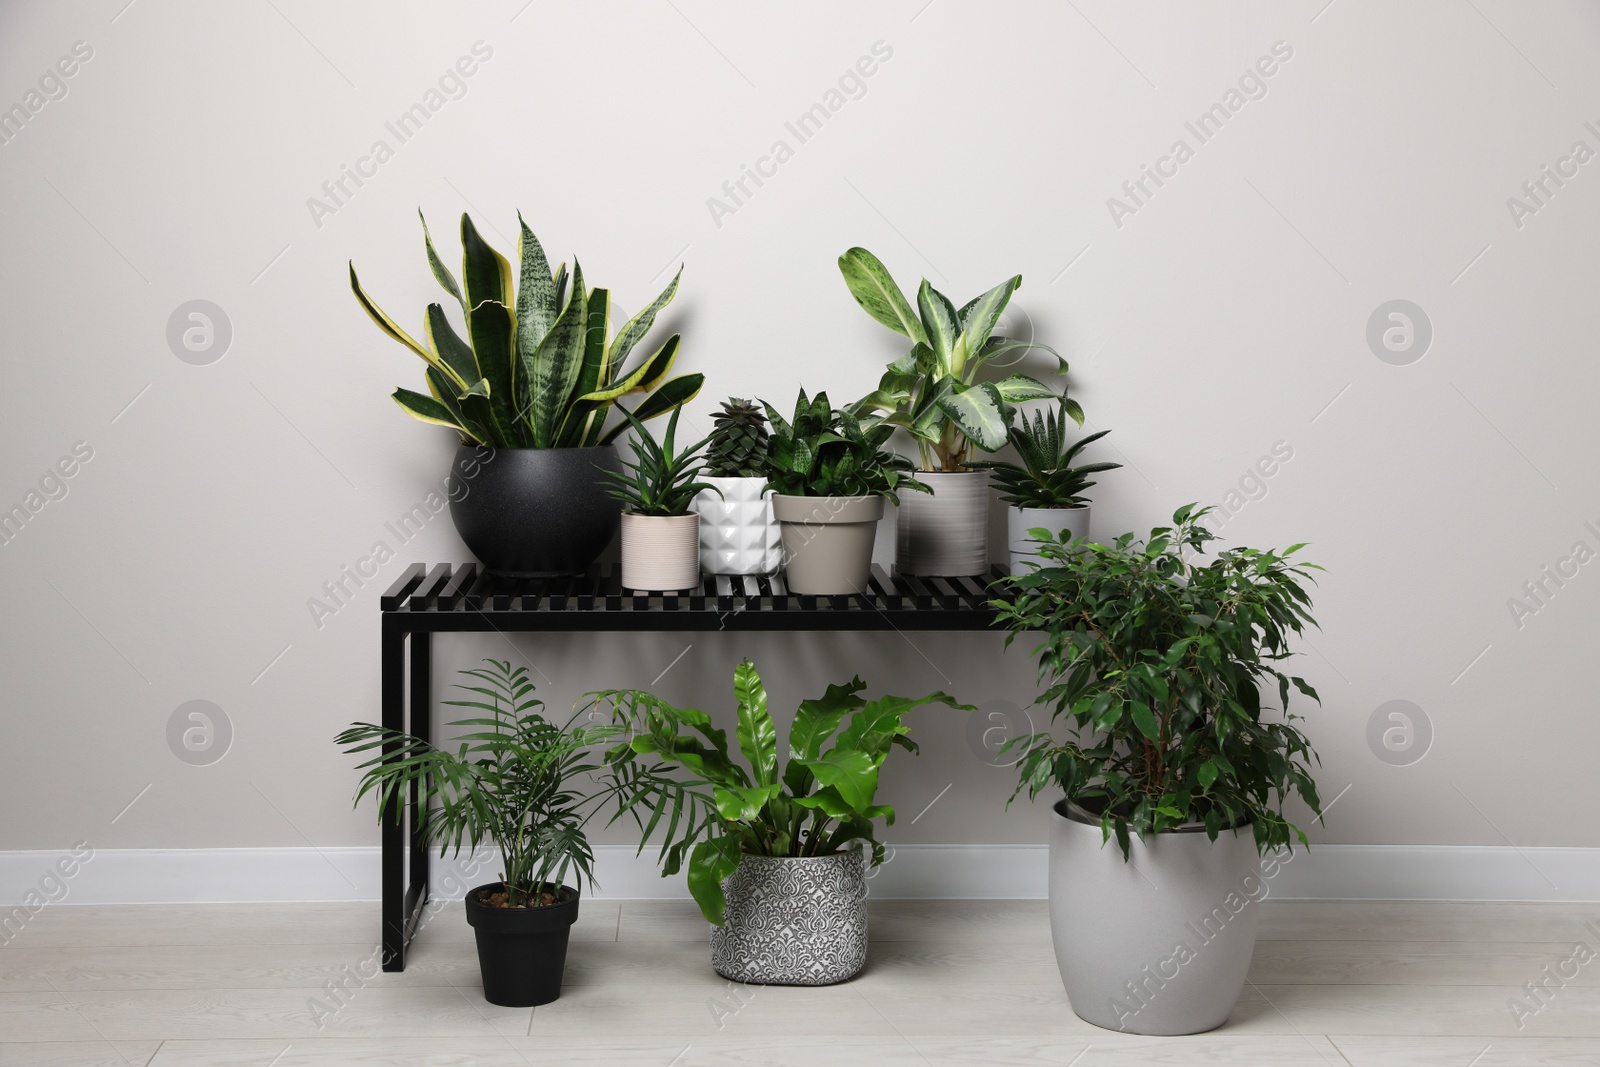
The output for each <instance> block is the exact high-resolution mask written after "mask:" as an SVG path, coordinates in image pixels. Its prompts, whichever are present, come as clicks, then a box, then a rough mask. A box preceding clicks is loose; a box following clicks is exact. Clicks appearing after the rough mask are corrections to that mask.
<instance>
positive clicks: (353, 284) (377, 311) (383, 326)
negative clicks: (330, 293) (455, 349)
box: [350, 262, 449, 374]
mask: <svg viewBox="0 0 1600 1067" xmlns="http://www.w3.org/2000/svg"><path fill="white" fill-rule="evenodd" d="M350 291H351V292H353V293H355V294H356V300H357V301H358V302H359V303H360V304H361V307H362V310H364V311H365V312H366V313H367V314H368V315H369V316H370V317H371V318H372V321H373V322H375V323H377V324H378V329H380V330H382V331H383V332H384V333H386V334H388V335H389V336H390V337H393V338H394V339H395V340H396V341H399V342H400V343H401V344H403V345H405V346H406V347H407V348H409V349H411V351H413V352H415V353H416V354H417V355H419V356H421V357H422V358H423V359H424V360H426V361H427V362H428V364H429V365H432V366H437V364H436V363H435V362H434V358H433V353H431V352H429V351H428V350H427V349H426V348H424V347H423V346H422V345H420V344H418V343H417V340H416V338H414V337H412V336H411V335H410V334H408V333H406V332H405V331H404V330H402V329H401V328H400V325H399V324H398V323H396V322H395V321H394V320H393V319H391V318H390V317H389V316H388V315H387V314H386V313H385V312H384V310H383V309H382V308H380V307H379V306H378V305H377V304H374V303H373V302H372V298H371V297H369V296H367V294H366V291H365V290H364V289H362V288H361V281H360V279H358V278H357V277H356V265H355V263H354V262H352V263H351V264H350ZM440 369H441V370H444V368H442V367H441V368H440ZM445 373H447V374H448V373H449V371H448V370H446V371H445Z"/></svg>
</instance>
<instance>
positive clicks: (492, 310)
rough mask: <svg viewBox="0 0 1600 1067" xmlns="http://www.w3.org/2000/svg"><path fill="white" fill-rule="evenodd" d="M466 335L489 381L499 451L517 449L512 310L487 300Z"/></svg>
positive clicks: (474, 313) (491, 415)
mask: <svg viewBox="0 0 1600 1067" xmlns="http://www.w3.org/2000/svg"><path fill="white" fill-rule="evenodd" d="M467 333H468V334H469V335H471V337H472V351H473V352H474V353H476V355H477V357H478V370H479V371H480V372H481V373H482V376H483V377H484V378H487V379H488V380H489V385H490V395H489V419H490V426H491V429H492V430H493V432H494V435H495V440H494V442H493V444H494V446H495V447H497V448H515V447H517V445H518V443H519V441H520V439H521V435H520V433H519V432H518V430H517V422H518V413H517V410H516V407H515V405H514V404H513V402H512V398H513V397H514V396H516V380H517V378H516V346H517V341H516V328H515V324H514V323H513V322H512V318H511V309H510V308H508V307H506V306H505V305H504V304H502V303H499V302H498V301H494V300H485V301H483V302H482V303H481V304H478V305H477V306H476V307H474V308H473V309H472V311H471V312H470V313H469V314H468V315H467Z"/></svg>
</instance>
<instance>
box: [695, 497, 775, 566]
mask: <svg viewBox="0 0 1600 1067" xmlns="http://www.w3.org/2000/svg"><path fill="white" fill-rule="evenodd" d="M700 481H702V482H705V483H706V484H707V485H714V486H716V487H717V488H718V489H720V490H721V491H722V495H721V496H718V495H717V494H716V493H713V492H712V491H711V490H709V489H702V490H701V491H700V492H699V493H698V494H697V495H696V496H695V498H694V504H693V505H692V506H693V508H694V511H695V513H696V514H698V515H699V516H700V567H701V569H702V570H704V571H705V572H706V573H707V574H772V573H773V572H775V571H776V570H777V569H778V567H779V565H780V564H781V563H782V562H783V536H782V534H781V533H780V532H779V530H778V520H777V518H776V517H775V516H774V515H773V514H772V491H771V490H770V489H768V488H767V480H766V479H765V478H721V477H717V476H714V475H706V476H702V477H701V478H700Z"/></svg>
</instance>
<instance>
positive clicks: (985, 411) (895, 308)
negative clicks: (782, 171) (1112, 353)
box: [839, 248, 1083, 471]
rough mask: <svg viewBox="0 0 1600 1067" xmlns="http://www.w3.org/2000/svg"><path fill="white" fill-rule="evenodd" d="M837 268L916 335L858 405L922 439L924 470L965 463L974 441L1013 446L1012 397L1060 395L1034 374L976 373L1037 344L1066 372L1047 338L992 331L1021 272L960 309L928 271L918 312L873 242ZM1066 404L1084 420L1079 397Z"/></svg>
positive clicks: (876, 314) (898, 326)
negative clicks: (1009, 436) (992, 376)
mask: <svg viewBox="0 0 1600 1067" xmlns="http://www.w3.org/2000/svg"><path fill="white" fill-rule="evenodd" d="M839 270H840V272H841V273H843V274H844V280H845V284H846V285H848V286H849V287H850V292H851V294H852V295H853V296H854V297H855V298H856V303H858V304H860V305H861V307H862V308H863V309H864V310H865V311H866V313H867V314H868V315H871V316H872V317H873V318H875V319H877V320H878V321H879V322H881V323H883V324H884V325H885V326H887V327H889V329H891V330H893V331H894V332H895V333H898V334H900V335H902V336H903V337H906V338H909V339H910V340H911V342H912V348H911V351H910V352H907V353H906V354H905V355H904V356H901V357H900V358H899V359H897V360H895V361H894V362H893V363H891V364H889V368H888V370H886V371H884V374H883V378H882V380H881V381H880V382H879V383H878V388H877V390H876V391H874V392H872V393H870V394H868V395H867V396H865V397H863V398H862V399H861V400H859V401H857V402H856V403H855V404H853V405H852V410H853V412H854V413H855V414H858V415H863V416H865V415H871V414H873V413H878V417H880V418H881V419H882V421H884V422H886V423H889V424H891V425H894V426H899V427H902V428H904V429H905V430H906V432H908V433H909V434H911V436H912V437H913V438H914V439H915V440H916V442H917V449H918V451H919V452H920V454H921V469H922V470H925V471H959V470H965V469H967V460H968V458H969V456H970V455H971V448H972V447H973V446H976V447H977V448H979V449H981V450H982V451H984V452H994V451H996V450H997V449H999V448H1001V447H1003V446H1004V445H1005V443H1006V428H1007V424H1008V423H1009V421H1010V413H1011V409H1010V405H1011V404H1015V403H1019V402H1021V401H1024V400H1046V399H1053V398H1054V397H1055V396H1056V395H1057V394H1056V393H1055V391H1054V390H1052V389H1050V388H1048V387H1047V386H1045V385H1044V384H1043V383H1041V382H1039V381H1038V380H1037V379H1035V378H1031V377H1029V376H1028V375H1026V374H1012V375H1009V376H1007V377H1005V378H1001V379H999V380H998V381H979V380H978V373H979V371H980V370H982V369H983V367H984V365H985V364H988V363H992V362H993V361H994V360H996V359H998V358H1000V357H1001V356H1007V355H1020V354H1021V353H1022V352H1025V351H1027V350H1028V349H1033V348H1037V349H1040V350H1041V351H1044V352H1048V353H1049V354H1050V355H1052V356H1055V357H1056V361H1057V363H1059V364H1060V368H1059V373H1062V374H1065V373H1066V370H1067V364H1066V361H1065V360H1063V359H1062V358H1061V357H1060V356H1059V355H1057V353H1056V351H1055V350H1054V349H1053V348H1051V347H1050V346H1049V345H1045V344H1040V343H1039V342H1037V341H1019V340H1013V339H1009V338H1005V337H994V336H992V334H993V333H994V330H995V327H996V325H997V324H998V323H999V321H1000V315H1001V314H1002V313H1003V312H1004V311H1005V309H1006V305H1007V304H1008V303H1009V302H1010V301H1011V294H1012V293H1014V292H1016V291H1017V287H1018V286H1020V285H1021V284H1022V275H1020V274H1017V275H1014V276H1012V277H1010V278H1007V279H1006V280H1005V281H1003V282H1001V283H1000V284H999V285H997V286H995V287H994V288H993V289H990V290H989V291H988V292H987V293H984V294H983V295H982V296H979V297H977V298H975V299H973V300H972V301H970V302H968V303H967V305H966V306H965V307H963V308H961V309H960V310H959V311H958V310H956V307H955V305H954V304H952V303H951V302H950V300H949V298H948V297H946V296H945V295H944V294H943V293H941V292H939V290H937V289H935V288H934V287H933V286H932V285H930V284H928V279H926V278H924V279H922V285H921V287H920V288H919V289H918V290H917V308H916V310H915V311H913V310H912V307H911V302H910V301H909V300H907V299H906V297H905V294H904V293H902V292H901V291H900V287H899V286H898V285H896V284H895V280H894V279H893V278H892V277H890V276H889V270H888V268H886V267H885V266H884V265H883V263H882V262H881V261H880V260H879V259H878V257H877V256H874V255H873V254H872V253H871V252H868V251H867V250H866V249H865V248H852V249H850V250H849V251H848V252H846V253H845V254H844V255H842V256H840V257H839ZM1064 403H1065V404H1066V405H1067V410H1068V411H1069V412H1071V413H1072V414H1073V417H1074V418H1075V419H1076V420H1077V421H1078V422H1079V423H1080V424H1081V423H1082V422H1083V413H1082V412H1081V411H1079V410H1077V407H1078V406H1077V404H1076V403H1074V402H1072V401H1070V400H1064ZM936 464H937V465H936Z"/></svg>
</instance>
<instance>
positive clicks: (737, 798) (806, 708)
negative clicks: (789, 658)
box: [589, 660, 973, 926]
mask: <svg viewBox="0 0 1600 1067" xmlns="http://www.w3.org/2000/svg"><path fill="white" fill-rule="evenodd" d="M865 688H866V683H864V682H862V680H861V679H860V678H854V679H852V680H851V681H850V682H849V683H848V684H846V685H830V686H828V690H827V692H826V693H824V694H823V695H822V696H821V697H819V698H817V699H815V700H807V701H803V702H802V703H801V704H800V707H799V709H798V710H797V711H796V712H795V716H794V722H793V724H792V725H791V726H790V728H789V759H788V763H787V765H785V766H783V767H782V768H781V769H780V766H779V760H778V730H777V727H776V726H775V725H774V724H773V721H772V715H771V713H769V712H768V711H767V691H766V688H765V687H764V686H762V684H761V676H760V675H758V674H757V673H756V668H755V664H753V663H751V662H750V661H749V660H745V661H743V662H742V663H740V664H739V666H738V667H737V668H735V670H734V673H733V690H734V696H735V698H736V699H737V702H738V725H737V727H736V728H735V731H734V733H735V739H736V741H737V743H738V746H739V753H740V754H742V755H743V756H744V759H745V766H741V765H740V764H739V763H738V762H736V760H735V754H733V753H731V752H729V750H728V735H727V732H726V731H725V730H720V729H717V728H716V727H714V726H712V725H711V717H710V716H709V715H707V714H706V713H705V712H703V711H698V710H696V709H694V708H675V707H673V706H672V705H671V704H668V703H667V702H666V701H664V700H661V699H659V698H657V697H654V696H651V695H650V694H649V693H645V692H641V691H640V690H637V689H634V690H608V691H606V692H602V693H590V694H589V696H590V697H592V698H594V700H595V701H596V703H597V705H598V704H608V705H610V707H611V709H612V713H613V716H614V718H615V720H616V721H618V722H620V723H622V724H624V725H625V726H626V728H627V730H628V736H629V737H630V738H631V740H630V742H629V743H627V744H623V745H618V746H616V747H614V748H612V749H611V751H610V752H608V753H607V754H606V764H607V766H609V767H612V768H615V769H616V770H617V771H618V773H626V772H627V769H628V768H629V767H630V766H631V765H632V764H633V763H634V762H636V761H637V760H638V758H639V757H641V756H654V757H658V758H660V759H661V760H663V761H665V762H666V763H675V764H677V765H678V766H680V767H682V768H683V769H684V770H686V771H688V772H689V774H690V775H691V778H690V779H689V780H687V781H685V782H683V783H682V785H683V790H682V791H680V792H678V793H674V794H671V795H668V794H667V793H665V792H656V793H653V794H647V793H643V792H641V793H639V794H637V795H638V796H639V798H640V799H639V800H638V802H637V803H635V804H633V805H631V806H630V810H635V811H639V812H640V815H639V816H638V817H639V818H641V819H642V817H643V812H644V811H648V812H649V813H650V817H649V820H648V822H647V824H646V826H645V831H644V840H645V841H648V840H649V838H650V836H651V835H652V834H653V833H654V832H655V831H656V829H657V828H658V827H661V828H662V831H663V837H662V842H661V852H660V856H661V861H662V870H661V873H662V875H664V876H665V875H672V874H676V873H677V872H678V871H679V870H680V869H681V868H682V867H683V866H684V862H685V859H687V861H688V874H687V879H688V883H689V892H690V893H691V894H693V896H694V899H695V900H696V902H698V903H699V905H700V910H701V911H702V912H703V913H704V914H705V917H706V919H707V920H708V921H710V922H712V923H715V924H716V925H718V926H721V925H722V920H723V908H724V907H725V905H726V901H725V899H724V898H723V894H722V880H723V879H724V878H726V877H728V876H729V875H730V874H732V873H733V872H734V869H735V868H736V867H738V865H739V857H740V856H741V855H744V854H746V853H749V854H750V855H755V856H826V855H830V854H832V853H835V852H839V851H841V850H843V849H844V848H845V847H846V846H848V845H851V844H852V843H854V842H865V843H866V844H868V845H870V846H871V848H872V863H873V865H877V864H879V863H882V862H883V857H884V849H883V845H881V844H879V843H878V841H877V839H876V837H875V836H874V834H875V824H876V823H877V821H878V820H879V819H882V820H883V821H884V822H885V823H886V824H892V823H893V822H894V808H892V807H890V806H889V805H887V804H878V803H876V795H877V791H878V771H879V768H881V767H882V766H883V761H884V760H885V759H887V758H888V756H889V752H890V750H891V749H892V748H894V747H895V746H899V747H900V748H903V749H905V750H906V751H908V752H916V751H917V746H916V744H915V743H914V742H913V741H912V740H911V739H910V737H908V736H907V735H908V734H910V732H911V727H909V726H907V725H906V723H905V721H904V720H905V716H906V714H907V713H908V712H910V711H912V710H913V709H915V708H917V707H920V706H921V705H923V704H929V703H939V704H947V705H949V706H950V707H952V708H958V709H960V710H962V711H971V710H973V709H972V708H970V707H967V706H966V705H963V704H957V703H956V702H955V699H954V698H953V697H950V696H948V695H946V694H944V693H930V694H929V695H928V696H925V697H922V698H921V699H919V700H912V699H909V698H907V697H895V696H886V697H879V698H878V699H877V700H874V701H870V702H869V701H866V700H863V699H862V698H861V696H860V693H861V690H863V689H865ZM830 738H832V739H833V744H832V745H831V746H829V748H828V750H827V751H825V752H824V751H823V745H824V744H825V743H826V742H827V741H828V740H829V739H830ZM708 790H709V792H708ZM641 809H642V810H641ZM663 820H665V825H664V826H663V825H662V823H663ZM643 847H644V841H641V843H640V848H641V850H642V849H643ZM691 849H692V851H691Z"/></svg>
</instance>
